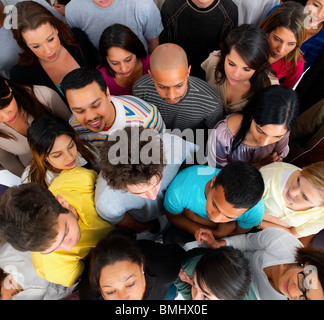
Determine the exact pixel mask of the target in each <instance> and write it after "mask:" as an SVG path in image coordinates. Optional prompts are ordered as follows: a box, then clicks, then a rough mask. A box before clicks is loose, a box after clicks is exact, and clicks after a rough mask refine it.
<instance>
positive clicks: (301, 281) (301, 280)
mask: <svg viewBox="0 0 324 320" xmlns="http://www.w3.org/2000/svg"><path fill="white" fill-rule="evenodd" d="M305 279H306V276H305V273H304V271H301V272H299V273H298V274H297V285H298V289H299V290H300V291H301V292H302V293H303V294H302V295H301V296H299V300H308V299H307V296H306V288H305Z"/></svg>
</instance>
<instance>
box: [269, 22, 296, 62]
mask: <svg viewBox="0 0 324 320" xmlns="http://www.w3.org/2000/svg"><path fill="white" fill-rule="evenodd" d="M267 36H268V41H269V45H270V59H269V62H270V63H274V62H276V61H278V60H280V59H281V58H283V57H285V56H286V55H287V54H288V53H290V52H291V51H293V50H294V49H295V48H296V45H297V39H296V37H295V35H294V34H293V32H292V31H291V30H289V29H287V28H285V27H278V28H276V29H274V30H272V31H271V32H270V33H268V34H267Z"/></svg>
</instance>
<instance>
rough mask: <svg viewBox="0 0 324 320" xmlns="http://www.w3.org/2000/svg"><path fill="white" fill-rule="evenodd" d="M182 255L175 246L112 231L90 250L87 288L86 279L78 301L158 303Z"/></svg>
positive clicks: (177, 267) (181, 250) (174, 275)
mask: <svg viewBox="0 0 324 320" xmlns="http://www.w3.org/2000/svg"><path fill="white" fill-rule="evenodd" d="M184 257H185V251H184V249H182V248H181V247H179V246H178V245H163V244H161V243H156V242H154V241H149V240H134V239H133V238H132V237H131V236H130V235H129V234H123V233H121V231H113V232H111V233H110V234H109V235H108V236H107V237H106V238H104V239H102V240H101V241H100V242H99V243H98V244H97V246H96V248H95V249H94V250H93V252H92V254H91V259H90V266H89V270H90V272H89V280H90V282H89V284H90V286H89V285H88V279H86V278H85V277H84V278H83V279H84V281H85V282H84V283H83V285H82V284H81V288H80V298H81V300H82V297H83V296H85V295H86V294H87V296H88V297H90V296H91V297H92V299H99V300H102V299H105V300H161V299H164V298H165V297H166V295H167V292H168V288H169V286H170V285H171V284H173V282H174V281H175V279H176V278H177V275H178V273H179V271H180V266H181V263H182V261H183V259H184Z"/></svg>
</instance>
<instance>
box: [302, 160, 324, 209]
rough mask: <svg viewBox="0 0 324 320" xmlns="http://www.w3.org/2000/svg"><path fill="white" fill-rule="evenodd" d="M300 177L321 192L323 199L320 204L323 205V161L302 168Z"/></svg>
mask: <svg viewBox="0 0 324 320" xmlns="http://www.w3.org/2000/svg"><path fill="white" fill-rule="evenodd" d="M300 175H301V176H302V177H303V178H305V179H306V180H307V181H309V182H310V183H311V184H312V185H313V186H314V188H316V189H318V190H319V191H320V192H321V195H322V197H323V202H322V204H324V161H319V162H316V163H313V164H311V165H308V166H306V167H304V168H303V169H302V171H301V172H300Z"/></svg>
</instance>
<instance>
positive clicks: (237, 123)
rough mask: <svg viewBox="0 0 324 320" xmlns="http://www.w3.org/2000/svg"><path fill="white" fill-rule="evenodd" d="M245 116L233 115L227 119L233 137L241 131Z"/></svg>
mask: <svg viewBox="0 0 324 320" xmlns="http://www.w3.org/2000/svg"><path fill="white" fill-rule="evenodd" d="M242 119H243V115H242V114H241V113H233V114H231V115H230V116H228V117H227V127H228V130H229V131H230V132H231V133H232V135H233V136H235V135H236V133H237V132H238V131H239V129H240V127H241V123H242Z"/></svg>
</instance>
